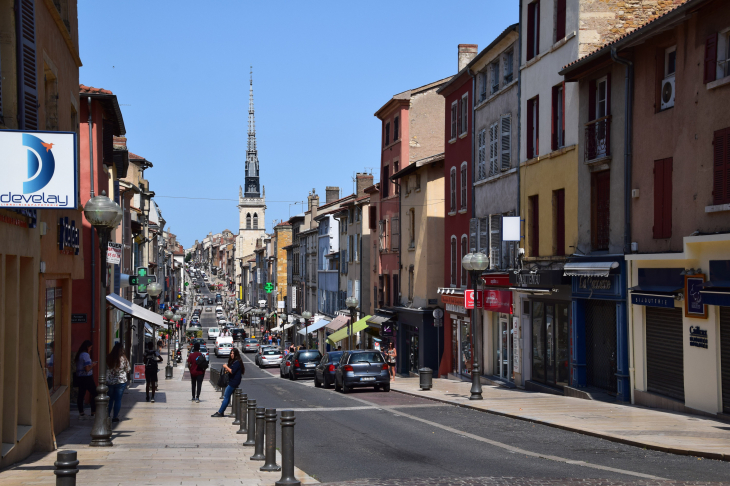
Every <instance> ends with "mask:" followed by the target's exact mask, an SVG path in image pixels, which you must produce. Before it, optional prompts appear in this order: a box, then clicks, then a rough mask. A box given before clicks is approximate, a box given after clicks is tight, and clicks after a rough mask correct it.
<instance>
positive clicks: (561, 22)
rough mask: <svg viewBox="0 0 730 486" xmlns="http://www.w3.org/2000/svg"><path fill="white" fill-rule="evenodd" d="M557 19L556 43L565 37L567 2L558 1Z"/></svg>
mask: <svg viewBox="0 0 730 486" xmlns="http://www.w3.org/2000/svg"><path fill="white" fill-rule="evenodd" d="M556 10H557V18H556V19H555V41H559V40H560V39H562V38H563V37H565V0H557V7H556Z"/></svg>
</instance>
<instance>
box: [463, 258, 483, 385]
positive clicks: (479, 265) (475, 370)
mask: <svg viewBox="0 0 730 486" xmlns="http://www.w3.org/2000/svg"><path fill="white" fill-rule="evenodd" d="M461 266H462V267H464V270H466V271H468V272H469V275H471V285H472V289H473V290H474V292H476V290H477V281H478V279H479V275H481V273H482V272H483V271H484V270H486V268H487V267H488V266H489V257H487V255H485V254H484V253H467V254H466V255H464V258H462V259H461ZM471 323H472V324H471V340H472V358H473V363H474V364H473V365H472V369H471V396H470V397H469V400H481V399H482V382H481V380H480V378H479V349H478V346H477V345H478V343H479V339H478V336H479V333H478V329H479V326H478V325H477V308H476V305H475V306H474V308H473V309H472V310H471Z"/></svg>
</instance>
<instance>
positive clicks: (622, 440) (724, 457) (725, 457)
mask: <svg viewBox="0 0 730 486" xmlns="http://www.w3.org/2000/svg"><path fill="white" fill-rule="evenodd" d="M390 389H391V390H392V391H394V392H398V393H402V394H403V395H410V396H413V397H418V398H425V399H427V400H432V401H434V402H439V403H446V404H449V405H454V406H456V407H461V408H468V409H469V410H476V411H477V412H483V413H489V414H492V415H498V416H500V417H508V418H512V419H517V420H523V421H525V422H532V423H536V424H541V425H546V426H548V427H554V428H556V429H562V430H567V431H569V432H575V433H578V434H583V435H587V436H590V437H596V438H599V439H605V440H609V441H611V442H617V443H619V444H625V445H630V446H633V447H640V448H642V449H649V450H653V451H659V452H666V453H669V454H676V455H678V456H695V457H702V458H705V459H715V460H717V461H726V462H730V454H723V453H719V452H706V451H691V450H687V449H680V448H676V447H668V446H663V445H659V444H653V443H651V442H641V441H637V440H632V439H627V438H626V437H622V436H617V435H611V434H605V433H598V432H591V431H588V430H583V429H579V428H574V427H570V426H566V425H560V424H556V423H553V422H549V421H547V420H541V419H535V418H529V417H522V416H520V415H513V414H510V413H505V412H497V411H496V410H489V409H485V408H479V407H475V406H473V405H469V404H467V403H458V402H452V401H450V400H447V399H444V398H438V397H433V396H431V397H429V396H425V395H423V394H421V393H417V392H411V391H406V390H397V389H395V388H393V387H391V388H390Z"/></svg>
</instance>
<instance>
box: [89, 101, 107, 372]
mask: <svg viewBox="0 0 730 486" xmlns="http://www.w3.org/2000/svg"><path fill="white" fill-rule="evenodd" d="M86 103H87V104H86V106H87V110H88V112H89V117H88V121H87V124H88V125H89V174H90V179H89V183H90V186H89V188H90V190H89V198H93V197H94V129H93V122H92V120H91V96H87V97H86ZM90 226H91V298H90V299H89V302H91V333H92V336H91V337H92V339H91V342H92V343H93V342H94V339H93V333H94V328H95V327H96V326H95V325H94V318H95V317H96V305H95V304H94V303H95V300H94V296H95V295H96V258H95V257H94V226H93V225H90ZM100 359H103V357H100Z"/></svg>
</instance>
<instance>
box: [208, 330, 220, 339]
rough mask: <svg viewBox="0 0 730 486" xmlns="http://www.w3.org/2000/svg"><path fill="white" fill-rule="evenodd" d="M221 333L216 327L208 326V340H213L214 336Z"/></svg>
mask: <svg viewBox="0 0 730 486" xmlns="http://www.w3.org/2000/svg"><path fill="white" fill-rule="evenodd" d="M220 333H221V330H220V329H218V328H217V327H209V328H208V341H215V338H217V337H218V336H219V335H220Z"/></svg>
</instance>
